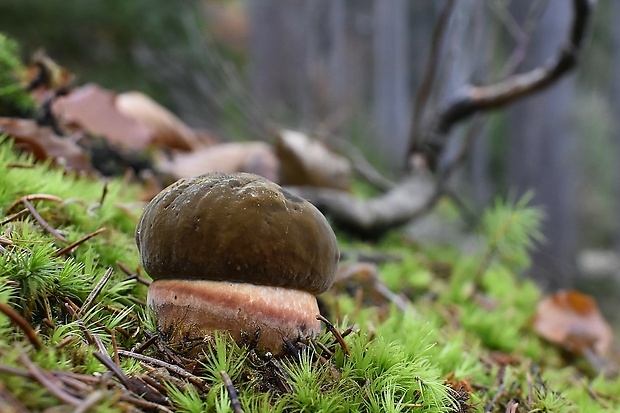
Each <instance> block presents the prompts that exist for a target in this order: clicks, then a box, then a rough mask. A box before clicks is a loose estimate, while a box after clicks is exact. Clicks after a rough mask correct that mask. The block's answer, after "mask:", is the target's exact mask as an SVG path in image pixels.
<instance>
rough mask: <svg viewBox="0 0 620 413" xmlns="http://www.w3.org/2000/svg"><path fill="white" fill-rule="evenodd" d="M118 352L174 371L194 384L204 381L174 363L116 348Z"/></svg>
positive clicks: (202, 384) (200, 384)
mask: <svg viewBox="0 0 620 413" xmlns="http://www.w3.org/2000/svg"><path fill="white" fill-rule="evenodd" d="M118 354H120V355H121V356H126V357H132V358H135V359H136V360H140V361H144V362H147V363H150V364H153V365H155V366H160V367H165V368H166V369H168V370H170V371H171V372H173V373H176V374H178V375H179V376H181V377H183V378H186V379H188V380H190V381H191V382H193V383H194V384H197V385H199V386H204V381H203V380H202V379H201V378H200V377H197V376H195V375H193V374H192V373H190V372H188V371H187V370H185V369H183V368H181V367H179V366H175V365H174V364H170V363H166V362H165V361H161V360H158V359H156V358H153V357H149V356H145V355H144V354H138V353H135V352H133V351H127V350H118Z"/></svg>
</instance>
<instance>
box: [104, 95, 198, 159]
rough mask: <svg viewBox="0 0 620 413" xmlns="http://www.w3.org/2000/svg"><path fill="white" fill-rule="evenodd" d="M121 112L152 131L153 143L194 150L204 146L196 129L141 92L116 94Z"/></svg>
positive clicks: (116, 102) (117, 105)
mask: <svg viewBox="0 0 620 413" xmlns="http://www.w3.org/2000/svg"><path fill="white" fill-rule="evenodd" d="M115 104H116V108H117V109H118V110H119V111H120V113H122V114H124V115H125V116H128V117H130V118H132V119H135V120H137V121H138V122H140V123H141V124H143V125H144V126H146V127H147V128H148V129H149V130H150V131H151V133H152V142H151V145H153V146H159V147H166V148H171V149H181V150H184V151H193V150H196V149H199V148H201V147H202V146H204V145H203V144H202V143H201V142H200V141H199V139H198V136H197V134H196V132H195V131H194V130H192V129H191V128H190V127H189V126H187V125H186V124H185V123H183V121H181V119H179V118H178V117H177V116H176V115H174V114H173V113H172V112H170V111H169V110H168V109H166V108H164V107H163V106H161V105H160V104H159V103H157V102H155V101H154V100H153V99H151V98H150V97H148V96H146V95H145V94H143V93H140V92H126V93H121V94H119V95H117V96H116V101H115Z"/></svg>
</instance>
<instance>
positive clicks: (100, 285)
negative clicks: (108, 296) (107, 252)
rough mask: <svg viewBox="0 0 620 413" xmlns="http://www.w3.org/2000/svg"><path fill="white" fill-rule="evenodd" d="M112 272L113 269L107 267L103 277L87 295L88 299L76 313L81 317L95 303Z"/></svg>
mask: <svg viewBox="0 0 620 413" xmlns="http://www.w3.org/2000/svg"><path fill="white" fill-rule="evenodd" d="M113 272H114V269H113V268H112V267H108V269H107V270H106V272H105V274H103V277H101V279H100V280H99V282H98V283H97V285H95V287H94V288H93V290H92V291H91V292H90V294H88V297H86V300H85V301H84V304H82V308H81V309H80V311H79V312H78V314H79V315H80V316H83V315H84V314H86V312H87V311H88V310H89V309H90V306H91V305H92V304H93V302H94V301H95V298H97V296H98V295H99V293H100V292H101V290H103V287H105V285H106V284H107V283H108V281H110V278H111V277H112V273H113Z"/></svg>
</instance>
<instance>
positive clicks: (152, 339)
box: [133, 334, 159, 354]
mask: <svg viewBox="0 0 620 413" xmlns="http://www.w3.org/2000/svg"><path fill="white" fill-rule="evenodd" d="M158 338H159V336H158V335H157V334H154V335H152V336H151V337H150V338H149V339H148V340H146V341H145V342H144V343H142V344H141V345H140V346H139V347H138V348H137V349H135V350H134V351H133V352H134V353H137V354H140V353H142V352H143V351H144V350H146V349H147V348H149V347H150V346H151V344H153V343H154V342H155V340H157V339H158Z"/></svg>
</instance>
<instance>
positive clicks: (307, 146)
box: [276, 129, 351, 190]
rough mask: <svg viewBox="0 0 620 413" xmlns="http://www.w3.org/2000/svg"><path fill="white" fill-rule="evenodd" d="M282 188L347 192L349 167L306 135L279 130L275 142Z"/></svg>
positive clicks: (344, 161)
mask: <svg viewBox="0 0 620 413" xmlns="http://www.w3.org/2000/svg"><path fill="white" fill-rule="evenodd" d="M276 155H277V156H278V158H279V159H280V179H281V184H282V185H300V186H303V185H308V186H319V187H325V188H336V189H344V190H347V189H349V186H350V183H351V164H350V162H349V160H348V159H346V158H344V157H342V156H340V155H338V154H336V153H334V152H332V151H331V150H329V149H328V148H327V147H326V146H325V145H323V143H321V142H319V141H317V140H316V139H312V138H310V137H309V136H308V135H306V134H304V133H301V132H298V131H293V130H286V129H284V130H281V131H280V132H279V135H278V139H277V142H276Z"/></svg>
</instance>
